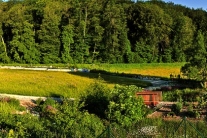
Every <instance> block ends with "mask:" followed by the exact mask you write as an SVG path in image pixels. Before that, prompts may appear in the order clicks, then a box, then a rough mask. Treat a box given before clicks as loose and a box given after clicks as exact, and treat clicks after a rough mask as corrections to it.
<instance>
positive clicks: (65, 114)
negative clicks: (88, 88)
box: [44, 99, 104, 138]
mask: <svg viewBox="0 0 207 138" xmlns="http://www.w3.org/2000/svg"><path fill="white" fill-rule="evenodd" d="M80 108H82V104H80V103H79V101H77V100H76V101H73V100H70V99H63V103H62V104H59V105H58V107H57V110H58V111H57V112H56V113H55V114H54V115H51V116H48V117H47V118H45V120H44V123H45V126H46V127H47V128H49V129H50V131H51V132H53V133H56V136H58V137H88V138H93V137H96V136H97V135H98V134H100V133H101V132H102V131H103V129H104V126H103V123H102V122H101V120H100V119H99V118H98V117H97V116H95V115H92V114H89V113H88V112H81V111H80Z"/></svg>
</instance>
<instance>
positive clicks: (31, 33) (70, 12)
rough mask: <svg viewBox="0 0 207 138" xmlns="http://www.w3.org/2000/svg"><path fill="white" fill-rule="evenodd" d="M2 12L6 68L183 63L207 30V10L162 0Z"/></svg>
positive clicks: (92, 0)
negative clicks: (15, 65) (198, 36)
mask: <svg viewBox="0 0 207 138" xmlns="http://www.w3.org/2000/svg"><path fill="white" fill-rule="evenodd" d="M0 9H1V10H0V14H1V15H2V16H1V17H0V38H1V41H0V62H2V63H10V62H11V63H13V62H15V63H28V64H34V63H46V64H49V63H59V62H62V63H68V64H71V63H73V64H76V63H81V64H83V63H103V62H104V63H148V62H159V63H162V62H184V61H189V60H190V58H191V57H192V54H191V52H192V50H193V51H195V49H192V47H193V45H195V44H193V40H195V38H196V35H195V34H197V33H198V32H199V30H201V32H203V35H204V38H205V36H206V33H205V32H206V27H207V25H206V21H207V18H206V16H205V15H206V11H205V10H202V9H196V10H195V9H190V8H187V7H184V6H181V5H174V4H173V3H165V2H161V1H138V2H136V3H135V2H133V1H126V0H124V1H123V0H121V1H120V0H108V1H104V0H101V1H96V0H84V1H80V0H78V1H72V0H69V1H65V0H56V1H54V0H49V1H45V0H31V1H29V0H24V1H8V2H1V3H0ZM204 41H205V42H206V40H205V39H204Z"/></svg>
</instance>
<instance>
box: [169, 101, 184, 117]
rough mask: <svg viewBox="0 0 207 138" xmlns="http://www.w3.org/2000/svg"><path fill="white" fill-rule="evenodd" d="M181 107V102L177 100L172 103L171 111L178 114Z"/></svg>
mask: <svg viewBox="0 0 207 138" xmlns="http://www.w3.org/2000/svg"><path fill="white" fill-rule="evenodd" d="M182 108H183V104H182V103H180V102H178V103H176V104H173V105H172V107H171V111H172V112H174V113H175V114H176V115H178V114H179V113H180V111H181V109H182Z"/></svg>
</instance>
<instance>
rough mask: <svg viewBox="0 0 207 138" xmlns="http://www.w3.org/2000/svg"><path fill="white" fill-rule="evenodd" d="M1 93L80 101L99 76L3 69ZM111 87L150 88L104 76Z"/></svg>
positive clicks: (137, 81)
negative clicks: (80, 97)
mask: <svg viewBox="0 0 207 138" xmlns="http://www.w3.org/2000/svg"><path fill="white" fill-rule="evenodd" d="M0 76H1V78H0V93H7V94H20V95H33V96H63V97H74V98H75V97H78V96H80V95H81V93H84V90H85V89H86V88H87V87H88V86H89V85H90V84H91V83H93V82H94V81H95V79H97V78H98V74H93V73H81V72H77V73H75V72H73V73H67V72H48V71H28V70H10V69H0ZM101 78H103V80H104V83H106V84H107V85H108V86H109V87H113V86H114V85H115V84H121V85H132V84H133V85H137V86H140V87H146V86H147V85H150V84H149V83H145V82H142V81H139V80H135V79H131V78H123V77H118V76H109V75H101Z"/></svg>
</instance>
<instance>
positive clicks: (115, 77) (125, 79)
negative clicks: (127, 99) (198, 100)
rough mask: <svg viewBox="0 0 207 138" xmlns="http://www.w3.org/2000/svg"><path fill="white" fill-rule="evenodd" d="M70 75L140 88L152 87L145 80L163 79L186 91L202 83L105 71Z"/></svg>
mask: <svg viewBox="0 0 207 138" xmlns="http://www.w3.org/2000/svg"><path fill="white" fill-rule="evenodd" d="M68 73H69V74H73V75H78V76H82V77H87V78H92V79H98V77H99V76H100V77H101V78H102V79H103V80H104V81H105V82H106V83H109V84H120V85H136V86H138V87H142V88H145V87H148V86H152V84H151V83H150V82H149V81H145V79H162V80H166V81H169V82H170V81H171V82H172V83H173V84H175V86H173V87H172V88H173V89H185V88H199V87H200V82H199V81H195V80H190V79H183V78H180V77H179V78H166V77H160V76H149V75H141V74H127V73H118V72H117V73H114V72H108V71H105V70H90V72H68Z"/></svg>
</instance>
